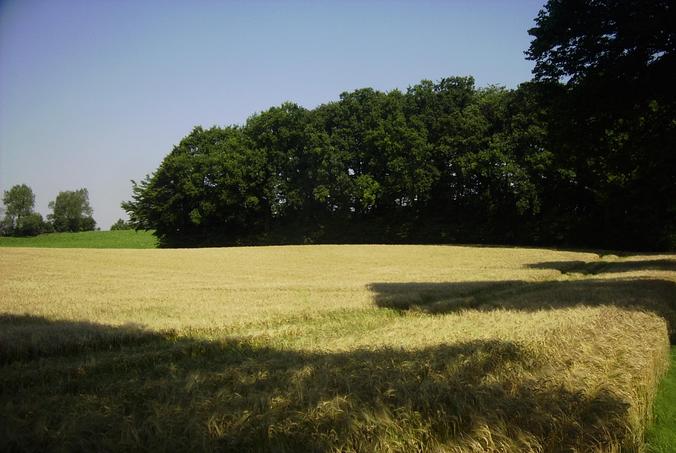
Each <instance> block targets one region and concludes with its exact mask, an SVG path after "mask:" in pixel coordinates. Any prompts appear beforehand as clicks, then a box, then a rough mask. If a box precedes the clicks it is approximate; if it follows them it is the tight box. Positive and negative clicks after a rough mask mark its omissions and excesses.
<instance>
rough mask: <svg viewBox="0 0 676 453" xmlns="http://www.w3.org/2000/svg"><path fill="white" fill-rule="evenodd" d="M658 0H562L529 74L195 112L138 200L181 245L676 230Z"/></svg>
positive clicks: (542, 239) (664, 237)
mask: <svg viewBox="0 0 676 453" xmlns="http://www.w3.org/2000/svg"><path fill="white" fill-rule="evenodd" d="M642 5H643V2H631V1H629V2H626V1H619V0H618V1H611V0H608V1H593V0H586V1H572V0H556V1H554V0H552V1H550V2H548V3H547V4H546V5H545V8H544V9H543V11H542V12H541V13H540V15H539V16H538V18H537V20H536V27H535V28H533V29H532V30H530V33H531V34H532V35H533V36H534V40H533V42H532V45H531V47H530V49H529V51H528V55H529V57H530V58H532V59H534V60H535V62H536V69H535V75H536V77H535V80H534V81H532V82H528V83H524V84H522V85H520V86H519V87H518V88H517V89H514V90H508V89H505V88H501V87H493V86H491V87H486V88H476V87H475V85H474V80H473V79H472V78H471V77H449V78H445V79H442V80H440V81H438V82H432V81H429V80H424V81H422V82H420V83H418V84H416V85H413V86H411V87H409V88H408V89H407V90H406V91H405V92H401V91H399V90H393V91H390V92H380V91H376V90H373V89H370V88H367V89H360V90H356V91H353V92H347V93H343V94H341V95H340V99H339V100H338V101H336V102H331V103H328V104H324V105H320V106H318V107H317V108H315V109H312V110H308V109H305V108H302V107H300V106H298V105H296V104H292V103H285V104H282V105H281V106H279V107H273V108H271V109H269V110H267V111H264V112H262V113H260V114H256V115H254V116H252V117H251V118H249V119H248V120H247V122H246V123H245V124H244V125H242V126H228V127H223V128H221V127H213V128H211V129H203V128H201V127H196V128H195V129H194V130H193V131H192V132H191V133H190V134H189V135H188V136H187V137H185V138H184V139H183V140H182V141H181V142H180V143H179V144H178V145H177V146H175V147H174V149H173V150H172V152H171V153H169V155H167V157H166V158H165V159H164V161H163V162H162V164H161V165H160V167H159V168H158V169H157V170H156V171H155V172H154V173H153V174H152V175H149V176H148V177H147V178H146V179H145V180H143V181H141V182H139V183H134V187H133V197H132V200H131V201H128V202H125V203H123V207H124V209H125V210H126V211H127V212H128V214H129V217H130V220H131V222H132V223H133V224H134V225H135V226H136V227H138V228H152V229H154V230H155V231H156V234H157V235H158V237H159V239H160V240H161V243H162V244H164V245H181V246H186V245H217V244H260V243H289V242H293V243H299V242H458V241H462V242H502V243H505V242H510V243H538V244H571V245H573V244H574V245H592V246H596V247H626V248H664V247H669V246H673V244H674V242H676V240H675V238H674V218H675V216H676V209H675V208H674V201H673V200H674V199H676V194H674V188H675V187H676V184H675V183H674V174H675V172H674V168H675V166H674V153H673V143H674V142H675V141H674V130H675V128H676V124H675V123H674V120H673V119H674V102H673V98H672V97H670V96H672V95H671V91H670V90H669V89H667V86H668V85H669V84H668V80H669V77H668V75H669V74H670V73H669V71H672V66H671V65H672V64H673V56H674V50H673V45H674V37H673V32H671V31H670V29H669V28H668V26H667V25H668V21H666V22H665V20H666V19H665V18H668V17H673V11H672V10H673V8H671V7H670V5H669V4H668V3H667V2H653V3H652V4H651V5H649V7H646V8H643V6H642ZM648 22H649V23H648ZM644 23H645V24H644ZM640 24H644V25H645V27H644V26H643V25H640ZM671 74H673V71H672V72H671Z"/></svg>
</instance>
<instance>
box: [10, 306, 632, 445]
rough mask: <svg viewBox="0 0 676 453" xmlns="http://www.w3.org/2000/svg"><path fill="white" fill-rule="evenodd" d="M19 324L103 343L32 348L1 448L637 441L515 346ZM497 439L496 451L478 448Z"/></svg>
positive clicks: (617, 416)
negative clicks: (338, 341) (284, 343)
mask: <svg viewBox="0 0 676 453" xmlns="http://www.w3.org/2000/svg"><path fill="white" fill-rule="evenodd" d="M17 324H19V325H21V326H22V328H23V329H25V335H29V329H30V326H31V324H33V325H34V326H36V327H37V328H41V329H45V328H46V329H48V330H53V332H54V333H55V334H56V335H57V336H58V335H64V334H65V335H69V336H70V337H71V338H72V339H75V340H76V339H82V340H83V341H82V343H81V344H82V345H83V347H84V345H85V344H86V341H85V339H91V338H93V337H96V338H98V340H99V341H98V342H97V343H96V346H95V347H93V349H98V351H99V354H98V355H97V356H96V358H95V359H94V358H93V357H91V356H88V355H87V354H86V353H85V351H84V350H83V351H82V352H81V353H80V354H73V352H74V351H73V350H72V349H71V348H64V349H63V350H62V351H61V352H62V354H63V355H62V356H61V357H58V358H56V357H54V355H53V354H54V352H55V351H54V350H45V351H40V350H34V351H32V352H31V353H30V354H28V355H27V356H26V358H24V359H22V360H14V361H13V362H12V363H11V364H9V365H7V364H6V365H5V367H4V369H3V372H2V389H3V390H2V401H3V406H2V407H3V410H2V423H1V424H0V425H1V426H2V427H3V428H2V430H3V431H2V432H1V434H2V439H4V440H3V447H4V448H10V449H11V448H13V447H18V448H23V447H27V446H32V447H35V448H38V449H51V448H55V447H56V446H58V447H59V448H64V447H65V448H66V449H69V450H72V449H84V450H88V449H101V448H104V449H119V448H138V447H141V446H143V447H144V448H150V449H172V450H173V449H183V448H192V449H202V448H207V449H212V448H213V449H225V450H231V451H242V450H249V449H273V450H277V451H285V450H293V451H307V450H314V451H326V450H333V449H346V450H356V451H365V450H380V449H384V448H394V449H396V450H399V451H412V450H419V449H426V450H430V449H432V448H433V446H434V445H438V446H446V447H451V446H454V447H456V448H458V449H468V450H481V449H484V448H485V449H488V448H492V447H499V448H512V449H524V448H525V449H527V448H529V447H536V448H538V449H540V448H544V449H545V451H555V450H560V451H564V450H567V449H569V448H573V447H576V446H578V447H580V446H589V445H593V444H595V443H597V442H603V441H608V440H609V438H610V439H614V440H615V441H617V442H621V441H622V437H623V435H624V434H625V431H626V430H627V427H626V418H627V414H628V411H629V402H627V401H625V400H623V397H622V395H618V394H614V393H613V392H612V391H610V390H608V389H603V388H601V389H598V391H596V392H594V393H590V394H585V393H582V392H576V391H571V390H570V389H567V388H565V387H564V386H561V385H557V384H555V385H551V383H549V382H547V381H544V380H541V379H538V378H537V377H536V376H535V375H537V373H538V372H539V370H540V368H541V367H542V366H543V363H542V362H541V361H540V360H538V359H537V358H536V357H534V355H533V352H532V351H528V350H526V349H524V348H523V347H522V346H520V345H519V344H517V343H513V342H508V341H497V340H486V341H470V342H464V343H459V344H453V345H439V346H436V347H428V348H424V349H421V350H414V351H409V350H405V349H392V348H387V349H381V350H375V351H372V350H355V351H351V352H346V353H304V352H299V351H290V350H282V349H275V348H270V347H266V346H263V345H260V344H257V343H256V342H255V341H247V340H244V339H236V338H234V339H228V340H225V341H217V342H203V341H196V340H190V339H185V338H176V337H175V336H173V335H171V334H169V335H163V334H155V333H147V334H146V335H139V332H138V330H137V329H136V328H119V329H111V328H110V327H106V326H94V325H92V324H89V323H83V324H81V325H80V324H77V323H73V322H49V321H47V320H45V319H42V318H29V317H22V318H13V317H10V316H4V317H2V319H1V320H0V325H1V326H2V328H3V329H5V328H15V329H16V325H17ZM97 329H100V331H97ZM21 336H22V335H21V332H17V338H21ZM106 340H107V341H106ZM91 350H92V346H91V345H88V346H87V349H86V351H91ZM3 352H4V351H3ZM43 354H44V357H42V355H43ZM4 358H6V357H4ZM14 358H15V359H17V357H14ZM527 375H531V376H532V377H530V378H525V379H524V378H523V377H524V376H527ZM517 377H518V379H517ZM28 389H30V390H29V391H28ZM63 403H66V404H65V405H62V404H63ZM45 405H47V408H49V409H50V410H45ZM487 430H490V431H491V436H492V439H491V440H490V441H489V440H488V439H484V440H482V436H483V435H485V434H486V433H487V432H488V431H487Z"/></svg>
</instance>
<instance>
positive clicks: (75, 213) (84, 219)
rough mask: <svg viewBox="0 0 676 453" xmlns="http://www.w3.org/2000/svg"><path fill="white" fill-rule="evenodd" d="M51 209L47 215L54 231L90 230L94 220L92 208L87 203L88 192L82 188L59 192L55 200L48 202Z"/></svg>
mask: <svg viewBox="0 0 676 453" xmlns="http://www.w3.org/2000/svg"><path fill="white" fill-rule="evenodd" d="M49 208H50V209H51V210H52V211H53V212H52V214H50V215H49V216H48V218H49V220H50V221H51V222H52V225H53V226H54V230H55V231H73V232H74V231H92V230H94V229H95V228H96V221H95V220H94V218H93V217H92V214H93V212H94V210H93V209H92V207H91V206H90V205H89V192H88V191H87V189H85V188H82V189H78V190H66V191H63V192H59V194H58V195H57V197H56V200H54V201H51V202H50V203H49Z"/></svg>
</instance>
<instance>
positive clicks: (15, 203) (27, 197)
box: [0, 184, 45, 236]
mask: <svg viewBox="0 0 676 453" xmlns="http://www.w3.org/2000/svg"><path fill="white" fill-rule="evenodd" d="M2 202H3V204H4V205H5V210H4V211H5V216H4V218H3V219H2V221H1V222H0V234H2V235H15V236H35V235H37V234H40V233H42V232H43V230H44V229H45V222H44V221H43V219H42V216H41V215H40V214H38V213H36V212H33V207H34V206H35V195H34V194H33V190H32V189H31V188H30V187H29V186H27V185H26V184H17V185H15V186H13V187H12V188H11V189H9V190H7V191H5V193H4V194H3V197H2Z"/></svg>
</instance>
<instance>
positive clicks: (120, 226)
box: [110, 219, 134, 231]
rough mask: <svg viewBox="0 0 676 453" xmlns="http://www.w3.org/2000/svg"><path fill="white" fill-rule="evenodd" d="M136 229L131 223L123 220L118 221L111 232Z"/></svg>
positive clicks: (111, 228)
mask: <svg viewBox="0 0 676 453" xmlns="http://www.w3.org/2000/svg"><path fill="white" fill-rule="evenodd" d="M132 228H134V227H133V226H132V225H131V223H129V222H125V221H124V220H122V219H117V222H115V223H113V225H112V226H111V227H110V231H115V230H131V229H132Z"/></svg>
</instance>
